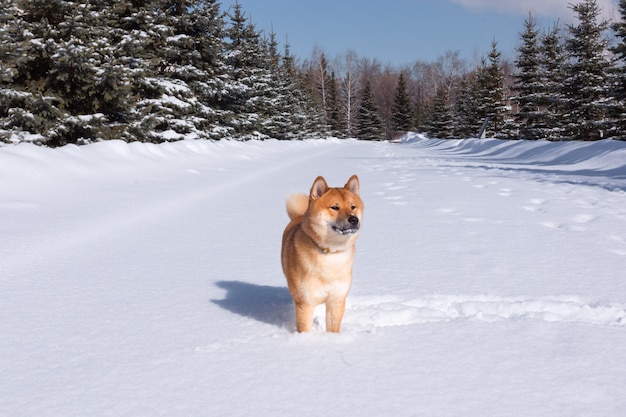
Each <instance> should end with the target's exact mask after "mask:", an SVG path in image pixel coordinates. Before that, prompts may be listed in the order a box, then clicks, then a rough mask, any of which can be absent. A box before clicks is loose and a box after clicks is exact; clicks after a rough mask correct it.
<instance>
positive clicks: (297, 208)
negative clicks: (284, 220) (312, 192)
mask: <svg viewBox="0 0 626 417" xmlns="http://www.w3.org/2000/svg"><path fill="white" fill-rule="evenodd" d="M308 208H309V196H307V195H305V194H294V195H292V196H290V197H289V198H288V199H287V215H288V216H289V218H290V219H291V220H293V219H295V218H298V217H302V216H304V213H306V211H307V209H308Z"/></svg>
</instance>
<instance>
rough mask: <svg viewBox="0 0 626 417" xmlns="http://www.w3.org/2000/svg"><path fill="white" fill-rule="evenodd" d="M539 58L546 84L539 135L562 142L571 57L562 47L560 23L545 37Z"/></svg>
mask: <svg viewBox="0 0 626 417" xmlns="http://www.w3.org/2000/svg"><path fill="white" fill-rule="evenodd" d="M539 57H540V67H539V70H540V80H541V81H540V82H541V85H542V89H541V97H540V102H541V103H542V110H543V111H542V112H541V113H540V115H539V116H540V117H539V118H538V119H537V131H538V135H539V136H541V137H542V138H544V139H548V140H561V139H562V138H563V134H564V129H563V125H564V119H565V116H564V113H565V112H564V103H565V98H564V96H563V83H564V80H565V68H566V62H567V55H566V53H565V51H564V48H563V45H562V41H561V35H560V29H559V26H558V24H555V25H554V27H553V28H552V30H550V31H548V32H546V33H544V34H543V35H542V37H541V49H540V56H539Z"/></svg>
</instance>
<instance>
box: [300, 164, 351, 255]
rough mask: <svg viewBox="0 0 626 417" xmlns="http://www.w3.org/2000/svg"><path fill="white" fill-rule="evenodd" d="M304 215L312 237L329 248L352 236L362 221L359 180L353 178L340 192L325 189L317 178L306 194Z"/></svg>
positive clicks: (325, 186)
mask: <svg viewBox="0 0 626 417" xmlns="http://www.w3.org/2000/svg"><path fill="white" fill-rule="evenodd" d="M308 214H309V217H310V219H311V220H312V222H313V224H311V226H313V228H314V229H315V231H316V234H318V235H319V236H320V237H323V238H324V239H325V240H327V243H329V244H332V243H333V242H334V243H341V242H343V241H346V240H348V238H350V237H354V236H356V234H357V232H358V231H359V229H360V228H361V220H362V217H363V202H362V201H361V198H360V196H359V178H358V177H357V176H356V175H353V176H352V177H350V179H349V180H348V182H347V183H346V185H345V186H344V187H343V188H329V187H328V184H327V183H326V180H325V179H324V178H323V177H317V179H316V180H315V181H314V182H313V186H312V187H311V192H310V194H309V210H308Z"/></svg>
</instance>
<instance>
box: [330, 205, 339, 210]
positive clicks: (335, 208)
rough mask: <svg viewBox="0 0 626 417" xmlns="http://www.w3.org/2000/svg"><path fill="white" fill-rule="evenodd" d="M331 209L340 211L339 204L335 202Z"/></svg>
mask: <svg viewBox="0 0 626 417" xmlns="http://www.w3.org/2000/svg"><path fill="white" fill-rule="evenodd" d="M331 209H333V210H335V211H339V206H338V205H337V204H335V205H334V206H332V207H331Z"/></svg>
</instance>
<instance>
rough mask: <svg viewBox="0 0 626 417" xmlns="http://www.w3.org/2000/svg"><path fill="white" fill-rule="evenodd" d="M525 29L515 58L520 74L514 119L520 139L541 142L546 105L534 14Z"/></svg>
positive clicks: (517, 82) (529, 18)
mask: <svg viewBox="0 0 626 417" xmlns="http://www.w3.org/2000/svg"><path fill="white" fill-rule="evenodd" d="M524 28H525V30H524V32H522V33H521V34H520V40H521V44H520V46H519V47H518V48H517V53H518V54H517V57H516V59H515V64H516V66H517V69H518V72H517V73H516V74H514V79H515V84H514V85H513V90H514V91H515V92H516V95H515V96H514V97H511V100H513V101H515V102H517V104H518V106H519V107H518V112H517V113H516V114H515V119H514V120H515V123H516V124H517V126H518V128H519V136H520V138H521V139H541V138H542V135H543V129H544V128H545V125H543V117H542V116H543V108H544V107H545V104H546V103H545V102H544V99H543V94H542V91H543V83H542V80H541V70H540V58H539V54H540V50H539V41H538V36H539V31H538V30H537V27H536V23H535V20H534V19H533V17H532V15H531V14H529V15H528V18H527V19H526V21H525V22H524Z"/></svg>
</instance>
